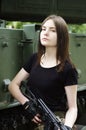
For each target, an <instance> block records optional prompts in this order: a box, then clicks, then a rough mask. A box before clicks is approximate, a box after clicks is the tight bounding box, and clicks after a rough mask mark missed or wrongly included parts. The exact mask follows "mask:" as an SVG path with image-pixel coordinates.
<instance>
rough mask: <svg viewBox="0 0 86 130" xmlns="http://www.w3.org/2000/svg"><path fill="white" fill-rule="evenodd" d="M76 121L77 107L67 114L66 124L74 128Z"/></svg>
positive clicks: (69, 110)
mask: <svg viewBox="0 0 86 130" xmlns="http://www.w3.org/2000/svg"><path fill="white" fill-rule="evenodd" d="M76 119H77V107H75V108H70V109H68V111H67V113H66V116H65V122H64V124H65V125H66V126H69V127H71V128H72V127H73V125H74V123H75V121H76Z"/></svg>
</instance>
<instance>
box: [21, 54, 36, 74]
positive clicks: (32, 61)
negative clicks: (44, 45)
mask: <svg viewBox="0 0 86 130" xmlns="http://www.w3.org/2000/svg"><path fill="white" fill-rule="evenodd" d="M36 59H37V54H36V53H34V54H32V55H31V57H30V58H29V59H28V61H27V62H26V63H25V64H24V65H23V66H22V67H23V68H24V69H25V70H26V71H27V72H28V73H30V71H31V68H32V66H33V65H34V64H35V63H36Z"/></svg>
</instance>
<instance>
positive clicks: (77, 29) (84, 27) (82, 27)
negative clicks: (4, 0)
mask: <svg viewBox="0 0 86 130" xmlns="http://www.w3.org/2000/svg"><path fill="white" fill-rule="evenodd" d="M25 24H30V22H10V21H8V22H6V26H7V27H8V28H17V29H21V28H22V27H23V25H25ZM68 29H69V32H72V33H86V24H68Z"/></svg>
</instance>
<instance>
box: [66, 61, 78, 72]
mask: <svg viewBox="0 0 86 130" xmlns="http://www.w3.org/2000/svg"><path fill="white" fill-rule="evenodd" d="M64 70H65V71H69V70H74V71H77V69H76V67H75V65H74V64H73V63H70V62H69V61H65V65H64Z"/></svg>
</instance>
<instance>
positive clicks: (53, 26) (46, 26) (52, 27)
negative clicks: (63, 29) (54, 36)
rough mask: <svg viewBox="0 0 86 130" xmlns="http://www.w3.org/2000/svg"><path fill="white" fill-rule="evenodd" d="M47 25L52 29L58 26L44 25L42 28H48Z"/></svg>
mask: <svg viewBox="0 0 86 130" xmlns="http://www.w3.org/2000/svg"><path fill="white" fill-rule="evenodd" d="M46 27H49V28H50V29H56V27H54V26H42V28H46Z"/></svg>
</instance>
